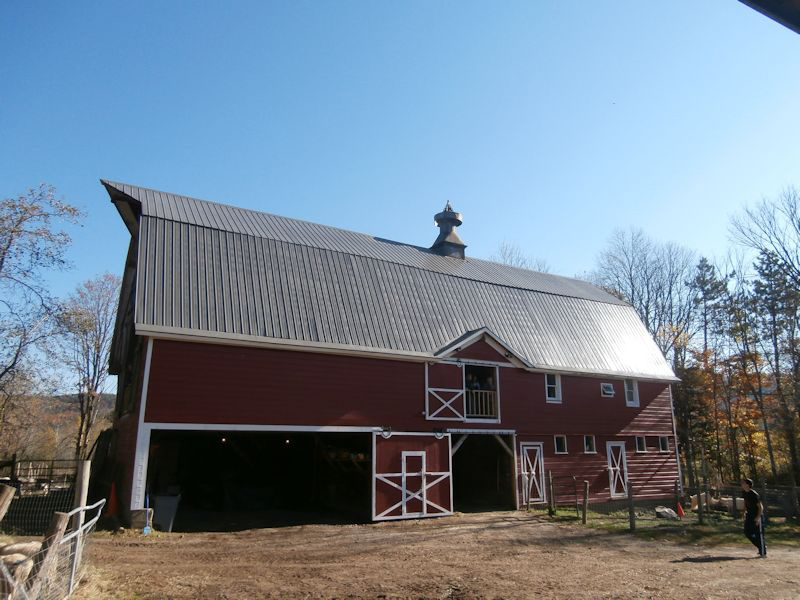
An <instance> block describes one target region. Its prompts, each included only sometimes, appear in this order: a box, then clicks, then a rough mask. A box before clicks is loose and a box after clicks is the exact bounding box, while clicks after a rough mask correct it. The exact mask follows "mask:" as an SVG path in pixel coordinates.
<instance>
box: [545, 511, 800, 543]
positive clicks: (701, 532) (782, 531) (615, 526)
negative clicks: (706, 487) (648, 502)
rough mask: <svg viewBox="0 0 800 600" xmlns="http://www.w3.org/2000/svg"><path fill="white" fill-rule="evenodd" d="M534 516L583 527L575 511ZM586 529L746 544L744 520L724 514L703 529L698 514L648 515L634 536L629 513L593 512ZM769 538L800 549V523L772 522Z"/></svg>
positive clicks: (652, 537) (648, 537)
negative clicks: (679, 517)
mask: <svg viewBox="0 0 800 600" xmlns="http://www.w3.org/2000/svg"><path fill="white" fill-rule="evenodd" d="M530 512H531V514H536V515H538V516H542V517H544V518H547V519H548V520H551V521H555V522H558V523H569V524H578V525H580V524H581V519H580V517H578V516H576V514H575V510H569V509H565V508H559V509H558V510H557V511H556V514H555V515H554V516H553V517H550V516H549V515H548V514H547V511H543V510H536V511H533V510H532V511H530ZM586 526H587V527H591V528H593V529H601V530H603V531H608V532H609V533H621V534H622V533H624V534H629V535H634V536H636V537H637V538H640V539H643V540H652V541H656V540H658V541H669V542H675V543H678V544H702V545H707V546H717V545H722V544H739V543H741V542H742V540H744V536H743V534H742V520H741V518H736V519H735V518H733V517H731V516H729V515H727V514H720V513H712V514H711V515H709V516H707V517H706V522H705V524H703V525H700V524H699V523H698V522H697V516H696V515H694V514H691V515H686V517H685V518H684V519H683V520H681V521H670V520H665V519H656V518H653V517H652V516H650V515H649V514H648V515H647V518H638V519H637V520H636V531H635V532H633V534H631V533H630V531H629V523H628V513H627V511H624V512H623V511H618V512H613V513H610V514H605V513H597V512H592V511H589V513H588V515H587V522H586ZM765 534H766V538H767V545H768V546H769V545H777V546H790V547H795V548H800V522H798V521H796V520H792V519H786V518H783V517H776V518H774V519H771V520H770V522H769V523H768V525H767V527H766V529H765Z"/></svg>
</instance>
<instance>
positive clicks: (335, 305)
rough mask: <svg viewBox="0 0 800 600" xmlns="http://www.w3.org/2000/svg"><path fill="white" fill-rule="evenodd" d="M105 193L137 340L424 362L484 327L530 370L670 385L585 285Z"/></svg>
mask: <svg viewBox="0 0 800 600" xmlns="http://www.w3.org/2000/svg"><path fill="white" fill-rule="evenodd" d="M103 183H104V184H105V185H106V187H107V189H108V190H109V192H110V193H111V194H112V197H115V200H117V201H118V200H119V195H118V194H119V193H122V194H123V195H124V196H125V197H126V198H128V199H130V200H133V201H135V202H136V203H138V204H139V205H137V209H138V211H139V212H140V217H139V227H138V235H139V257H138V275H137V285H136V307H135V308H136V310H135V320H136V325H137V327H142V328H161V329H164V330H174V331H186V332H197V333H201V332H209V333H213V334H214V335H216V336H220V335H221V336H223V337H224V336H230V337H240V336H246V337H248V338H251V337H252V338H263V339H270V340H287V341H292V342H299V343H307V344H327V345H332V346H341V347H351V348H362V349H375V350H380V351H397V352H402V353H413V354H419V355H428V356H433V354H434V353H435V352H436V351H437V350H439V349H441V348H442V347H444V346H446V345H447V344H448V343H450V342H451V341H452V340H454V339H456V338H458V337H460V336H462V335H463V334H464V333H465V332H468V331H473V330H477V329H480V328H483V327H485V328H488V329H489V330H491V331H492V332H494V333H495V334H496V335H498V336H500V337H501V338H502V339H503V340H504V341H505V342H506V343H507V344H509V345H510V347H512V348H513V349H514V351H515V353H516V354H518V355H519V356H520V357H521V358H524V360H525V361H526V362H527V363H529V364H531V365H532V366H533V367H535V368H539V369H553V370H559V371H566V372H582V373H604V374H608V375H615V376H630V377H640V378H651V379H674V375H673V373H672V371H671V370H670V368H669V365H668V364H667V362H666V361H665V360H664V357H663V356H662V354H661V352H660V351H659V350H658V348H657V347H656V345H655V343H654V342H653V341H652V339H651V337H650V335H649V334H648V332H647V330H646V329H645V327H644V325H642V323H641V321H640V319H639V317H638V315H637V314H636V312H635V311H634V309H633V308H632V307H630V306H629V305H628V304H626V303H624V302H622V301H620V300H618V299H617V298H615V297H613V296H611V295H610V294H608V293H606V292H605V291H603V290H601V289H599V288H597V287H595V286H592V285H590V284H588V283H586V282H582V281H579V280H575V279H569V278H565V277H558V276H555V275H549V274H544V273H537V272H534V271H527V270H525V269H517V268H513V267H509V266H506V265H501V264H498V263H493V262H490V261H485V260H479V259H473V258H467V259H458V258H450V257H444V256H439V255H436V254H433V253H431V252H430V251H428V250H427V249H425V248H420V247H417V246H411V245H407V244H401V243H397V242H391V241H388V240H382V239H380V238H375V237H372V236H369V235H365V234H360V233H355V232H351V231H345V230H342V229H336V228H333V227H327V226H323V225H317V224H313V223H308V222H304V221H298V220H294V219H289V218H286V217H280V216H276V215H270V214H267V213H262V212H256V211H250V210H245V209H241V208H236V207H233V206H226V205H222V204H216V203H212V202H207V201H203V200H197V199H193V198H186V197H183V196H175V195H173V194H166V193H164V192H157V191H154V190H148V189H145V188H140V187H135V186H129V185H125V184H117V183H111V182H107V181H104V182H103Z"/></svg>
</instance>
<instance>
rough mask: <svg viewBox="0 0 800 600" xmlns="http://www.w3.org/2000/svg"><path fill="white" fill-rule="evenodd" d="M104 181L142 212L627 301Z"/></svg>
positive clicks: (482, 263)
mask: <svg viewBox="0 0 800 600" xmlns="http://www.w3.org/2000/svg"><path fill="white" fill-rule="evenodd" d="M104 183H106V184H107V185H110V186H112V187H114V188H116V189H118V190H119V191H121V192H122V193H124V194H125V195H127V196H130V197H131V198H134V199H135V200H137V201H139V202H140V203H141V206H142V215H145V216H149V217H157V218H160V219H167V220H170V221H177V222H180V223H189V224H191V225H199V226H201V227H209V228H212V229H218V230H220V231H229V232H231V233H243V234H246V235H251V236H255V237H260V238H266V239H271V240H279V241H283V242H290V243H293V244H302V245H304V246H311V247H314V248H323V249H326V250H336V251H338V252H345V253H347V254H357V255H359V256H364V257H368V258H377V259H380V260H386V261H390V262H395V263H399V264H402V265H408V266H411V267H418V268H420V269H425V270H426V271H435V272H438V273H442V274H445V275H454V276H456V277H465V278H468V279H474V280H476V281H485V282H487V283H496V284H499V285H508V286H512V287H519V288H522V289H529V290H536V291H539V292H547V293H551V294H561V295H564V296H573V297H575V298H586V299H589V300H598V301H600V302H610V303H611V304H624V302H623V301H621V300H619V299H618V298H615V297H614V296H612V295H611V294H609V293H607V292H605V291H604V290H602V289H600V288H598V287H596V286H593V285H591V284H589V283H586V282H585V281H580V280H578V279H571V278H569V277H560V276H558V275H550V274H548V273H539V272H536V271H530V270H528V269H517V268H515V267H510V266H508V265H502V264H498V263H495V262H491V261H488V260H481V259H477V258H469V257H467V258H466V259H465V260H454V259H452V258H450V257H446V256H440V255H438V254H434V253H433V252H431V251H430V250H429V249H428V248H420V247H419V246H413V245H410V244H402V243H399V242H394V241H390V240H384V239H381V238H377V237H373V236H370V235H366V234H363V233H356V232H354V231H347V230H344V229H338V228H336V227H329V226H327V225H318V224H316V223H309V222H308V221H299V220H297V219H289V218H287V217H280V216H278V215H272V214H269V213H264V212H258V211H254V210H247V209H244V208H237V207H235V206H228V205H226V204H217V203H215V202H208V201H207V200H198V199H196V198H189V197H186V196H176V195H174V194H168V193H166V192H158V191H156V190H150V189H146V188H140V187H136V186H132V185H128V184H123V183H113V182H110V181H104Z"/></svg>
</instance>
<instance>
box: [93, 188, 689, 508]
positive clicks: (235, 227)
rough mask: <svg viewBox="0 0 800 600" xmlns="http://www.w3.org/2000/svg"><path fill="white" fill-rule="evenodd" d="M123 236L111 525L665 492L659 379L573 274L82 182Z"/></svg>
mask: <svg viewBox="0 0 800 600" xmlns="http://www.w3.org/2000/svg"><path fill="white" fill-rule="evenodd" d="M103 184H104V185H105V187H106V189H107V191H108V193H109V194H110V196H111V200H112V202H113V203H114V205H115V206H116V207H117V210H118V211H119V213H120V215H121V216H122V219H123V221H124V223H125V225H126V226H127V228H128V230H129V231H130V234H131V241H130V248H129V251H128V256H127V261H126V264H125V273H124V280H123V289H122V294H121V299H120V305H119V312H118V318H117V323H116V330H115V337H114V343H113V347H112V356H111V370H112V372H113V373H116V374H117V375H118V376H119V380H118V401H117V413H116V420H115V430H116V436H117V441H116V455H117V466H118V468H117V490H118V493H119V496H120V499H121V501H122V504H123V505H124V508H125V509H126V510H132V511H135V510H138V509H141V508H142V507H143V506H144V502H145V497H146V494H148V493H152V494H163V493H173V494H174V493H180V494H181V496H182V501H181V502H182V506H184V507H186V508H187V510H188V509H189V508H192V507H195V508H198V509H213V508H216V509H222V508H227V509H232V508H268V509H271V508H275V509H282V508H292V509H306V510H312V511H322V510H326V511H327V510H351V511H354V512H356V513H358V514H360V515H362V516H363V517H365V518H371V519H373V520H383V519H402V518H412V517H413V518H416V517H426V516H438V515H446V514H450V513H452V512H453V511H454V510H464V509H470V508H472V507H478V508H483V507H485V508H491V507H495V508H508V507H519V506H522V505H524V504H526V503H527V502H529V501H530V502H531V503H542V502H545V501H546V500H547V494H548V491H547V486H546V485H545V473H546V472H547V471H552V472H553V474H554V475H555V476H560V475H561V476H563V475H569V476H575V477H577V478H578V480H579V481H582V480H587V479H588V480H589V481H590V489H591V494H592V496H593V497H594V498H595V499H611V498H616V497H623V496H624V495H625V490H626V485H627V482H628V481H630V482H631V483H632V484H633V485H634V486H635V488H636V490H637V495H638V496H639V497H645V498H658V497H666V496H669V495H670V494H671V493H672V490H673V484H674V481H675V479H676V478H677V477H678V462H677V453H676V444H675V433H674V425H673V418H672V408H671V396H670V382H672V381H675V376H674V374H673V373H672V371H671V370H670V367H669V365H668V364H667V363H666V361H665V360H664V357H663V356H662V354H661V353H660V351H659V350H658V348H657V347H656V345H655V344H654V342H653V341H652V339H651V338H650V336H649V335H648V333H647V331H646V329H645V328H644V326H643V325H642V323H641V321H640V320H639V318H638V316H637V315H636V313H635V311H634V310H633V308H631V306H629V305H628V304H626V303H625V302H622V301H620V300H619V299H617V298H615V297H613V296H611V295H609V294H608V293H606V292H605V291H603V290H601V289H599V288H597V287H595V286H592V285H590V284H588V283H585V282H583V281H578V280H575V279H569V278H564V277H558V276H554V275H549V274H544V273H537V272H533V271H528V270H524V269H518V268H514V267H510V266H506V265H501V264H498V263H494V262H490V261H485V260H479V259H474V258H471V257H467V256H465V248H466V246H465V244H464V243H463V242H462V240H461V239H460V238H459V236H458V234H457V232H456V228H457V227H458V226H459V225H461V215H460V214H458V213H456V212H454V211H453V210H452V209H451V208H450V206H449V205H448V206H447V207H445V210H444V211H442V212H441V213H439V214H437V215H436V217H435V218H436V222H437V224H438V226H439V229H440V231H439V236H438V238H437V239H436V240H435V242H434V244H433V245H432V246H431V247H430V248H426V247H418V246H413V245H409V244H404V243H399V242H394V241H389V240H385V239H381V238H376V237H373V236H370V235H364V234H360V233H354V232H351V231H344V230H341V229H336V228H333V227H327V226H323V225H317V224H314V223H308V222H304V221H298V220H294V219H288V218H285V217H279V216H275V215H271V214H267V213H262V212H255V211H251V210H244V209H240V208H236V207H233V206H228V205H223V204H216V203H212V202H207V201H203V200H197V199H194V198H187V197H183V196H176V195H173V194H167V193H164V192H158V191H154V190H149V189H144V188H139V187H135V186H130V185H124V184H118V183H112V182H108V181H103Z"/></svg>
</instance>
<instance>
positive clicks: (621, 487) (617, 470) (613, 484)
mask: <svg viewBox="0 0 800 600" xmlns="http://www.w3.org/2000/svg"><path fill="white" fill-rule="evenodd" d="M606 454H607V455H608V487H609V489H610V490H611V497H612V498H624V497H625V496H627V494H628V462H627V461H626V460H625V442H606Z"/></svg>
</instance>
